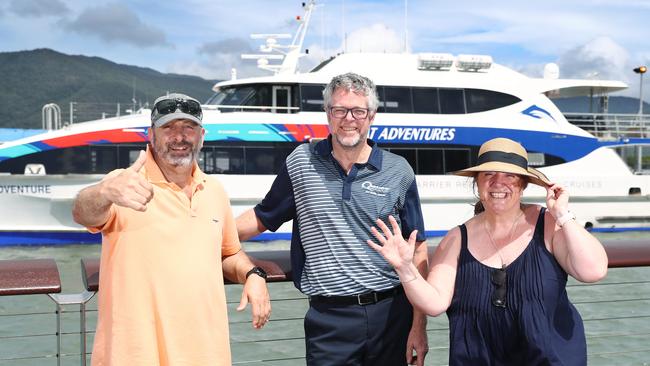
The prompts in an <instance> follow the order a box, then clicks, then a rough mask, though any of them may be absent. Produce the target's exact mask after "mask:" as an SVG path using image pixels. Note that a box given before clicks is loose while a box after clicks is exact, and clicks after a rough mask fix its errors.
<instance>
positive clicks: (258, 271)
mask: <svg viewBox="0 0 650 366" xmlns="http://www.w3.org/2000/svg"><path fill="white" fill-rule="evenodd" d="M253 273H255V274H256V275H258V276H260V277H262V278H263V279H265V280H266V277H267V274H266V271H265V270H264V268H262V267H258V266H255V267H253V268H252V269H251V270H250V271H248V272H246V279H248V276H250V275H252V274H253Z"/></svg>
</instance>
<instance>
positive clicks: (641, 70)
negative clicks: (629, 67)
mask: <svg viewBox="0 0 650 366" xmlns="http://www.w3.org/2000/svg"><path fill="white" fill-rule="evenodd" d="M646 71H648V68H647V67H645V66H639V67H637V68H636V69H634V72H636V73H637V74H639V78H640V79H639V114H643V74H645V72H646Z"/></svg>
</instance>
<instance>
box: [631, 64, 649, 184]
mask: <svg viewBox="0 0 650 366" xmlns="http://www.w3.org/2000/svg"><path fill="white" fill-rule="evenodd" d="M646 71H648V68H647V67H645V65H644V66H639V67H637V68H636V69H634V72H636V73H637V74H639V127H640V128H641V130H643V74H645V72H646ZM636 149H637V150H636V171H637V172H640V171H641V170H642V169H643V146H641V145H638V146H637V147H636Z"/></svg>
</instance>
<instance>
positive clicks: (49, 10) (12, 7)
mask: <svg viewBox="0 0 650 366" xmlns="http://www.w3.org/2000/svg"><path fill="white" fill-rule="evenodd" d="M9 11H11V12H13V13H14V14H16V15H18V16H21V17H33V18H40V17H46V16H58V15H64V14H66V13H68V12H69V11H70V10H69V9H68V7H67V6H66V5H65V4H64V3H62V2H61V0H11V1H10V2H9Z"/></svg>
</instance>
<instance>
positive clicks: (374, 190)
mask: <svg viewBox="0 0 650 366" xmlns="http://www.w3.org/2000/svg"><path fill="white" fill-rule="evenodd" d="M361 188H363V190H364V191H365V192H366V193H370V194H372V195H375V196H380V197H384V196H386V193H388V192H389V191H390V188H389V187H381V186H376V185H374V184H372V182H369V181H365V182H363V183H361Z"/></svg>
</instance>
